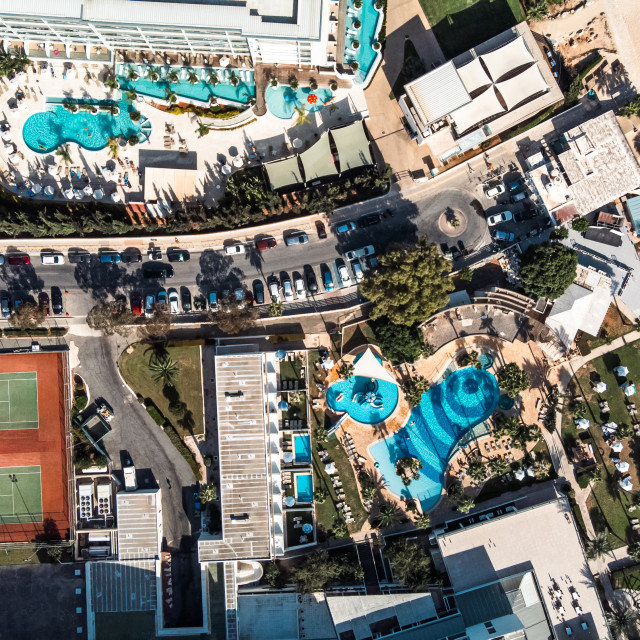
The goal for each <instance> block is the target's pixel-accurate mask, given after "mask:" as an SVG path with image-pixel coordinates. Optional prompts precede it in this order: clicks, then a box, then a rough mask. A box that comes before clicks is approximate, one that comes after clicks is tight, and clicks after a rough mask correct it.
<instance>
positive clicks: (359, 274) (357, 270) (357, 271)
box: [351, 262, 364, 282]
mask: <svg viewBox="0 0 640 640" xmlns="http://www.w3.org/2000/svg"><path fill="white" fill-rule="evenodd" d="M351 268H352V269H353V275H354V276H355V278H356V282H362V281H363V280H364V273H363V271H362V266H361V265H360V263H359V262H352V263H351Z"/></svg>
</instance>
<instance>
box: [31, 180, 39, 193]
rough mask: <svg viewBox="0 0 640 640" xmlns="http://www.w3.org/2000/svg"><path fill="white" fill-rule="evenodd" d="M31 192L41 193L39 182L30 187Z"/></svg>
mask: <svg viewBox="0 0 640 640" xmlns="http://www.w3.org/2000/svg"><path fill="white" fill-rule="evenodd" d="M31 190H32V191H33V193H40V192H41V191H42V185H41V184H40V183H39V182H34V183H33V184H32V185H31Z"/></svg>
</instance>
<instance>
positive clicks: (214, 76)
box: [207, 71, 220, 87]
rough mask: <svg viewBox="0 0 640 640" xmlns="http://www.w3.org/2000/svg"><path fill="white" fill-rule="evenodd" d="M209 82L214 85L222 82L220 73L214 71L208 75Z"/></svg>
mask: <svg viewBox="0 0 640 640" xmlns="http://www.w3.org/2000/svg"><path fill="white" fill-rule="evenodd" d="M207 82H208V83H209V84H210V85H211V86H212V87H215V86H216V85H217V84H220V79H219V78H218V74H217V73H216V72H215V71H212V72H211V73H210V74H209V75H208V76H207Z"/></svg>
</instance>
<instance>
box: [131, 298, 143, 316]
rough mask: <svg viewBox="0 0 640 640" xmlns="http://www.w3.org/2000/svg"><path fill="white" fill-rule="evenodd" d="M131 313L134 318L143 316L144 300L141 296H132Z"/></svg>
mask: <svg viewBox="0 0 640 640" xmlns="http://www.w3.org/2000/svg"><path fill="white" fill-rule="evenodd" d="M131 313H133V315H134V316H141V315H142V298H141V297H140V296H139V295H133V296H131Z"/></svg>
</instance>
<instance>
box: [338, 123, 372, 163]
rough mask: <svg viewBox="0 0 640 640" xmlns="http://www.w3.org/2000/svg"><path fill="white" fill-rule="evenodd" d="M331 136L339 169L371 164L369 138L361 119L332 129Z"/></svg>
mask: <svg viewBox="0 0 640 640" xmlns="http://www.w3.org/2000/svg"><path fill="white" fill-rule="evenodd" d="M331 136H332V137H333V142H334V144H335V145H336V149H337V150H338V157H339V158H340V171H347V170H348V169H357V168H358V167H364V166H366V165H369V164H373V161H372V159H371V150H370V149H369V140H368V139H367V134H366V133H365V131H364V124H363V123H362V121H361V120H359V121H358V122H354V123H353V124H350V125H349V126H347V127H340V128H339V129H332V130H331Z"/></svg>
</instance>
